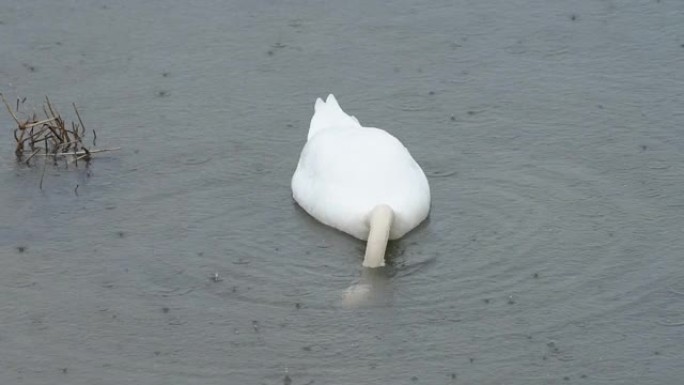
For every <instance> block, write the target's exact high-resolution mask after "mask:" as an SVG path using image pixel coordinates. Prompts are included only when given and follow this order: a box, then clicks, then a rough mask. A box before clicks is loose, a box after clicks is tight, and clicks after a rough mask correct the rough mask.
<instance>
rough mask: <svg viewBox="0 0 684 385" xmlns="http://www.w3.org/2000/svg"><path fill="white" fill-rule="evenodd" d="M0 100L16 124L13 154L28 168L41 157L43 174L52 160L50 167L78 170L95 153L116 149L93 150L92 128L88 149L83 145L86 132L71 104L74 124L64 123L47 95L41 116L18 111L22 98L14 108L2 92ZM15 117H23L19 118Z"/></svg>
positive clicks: (93, 131) (78, 114) (73, 104)
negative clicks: (74, 116)
mask: <svg viewBox="0 0 684 385" xmlns="http://www.w3.org/2000/svg"><path fill="white" fill-rule="evenodd" d="M0 98H2V102H3V103H4V104H5V107H6V108H7V111H8V112H9V113H10V115H12V119H14V122H15V123H16V124H17V128H15V129H14V140H15V142H16V147H15V150H14V154H15V155H16V157H17V160H18V161H19V162H25V163H26V165H28V166H31V164H32V163H31V162H32V161H33V162H34V163H35V162H36V160H37V159H41V158H42V159H43V160H44V163H43V165H44V167H43V175H44V172H45V167H46V166H47V163H48V161H52V163H53V164H54V165H58V164H59V162H65V164H66V165H67V166H68V165H70V164H72V163H73V164H74V165H75V166H76V167H78V164H79V161H80V162H81V163H85V164H86V165H87V164H88V162H90V160H92V158H93V156H94V155H95V154H97V153H101V152H107V151H115V150H118V149H119V148H102V149H97V148H95V144H96V141H97V133H96V132H95V130H94V129H93V130H91V131H92V133H93V139H92V146H91V145H87V144H86V141H85V140H86V139H85V138H86V135H87V130H86V127H85V124H83V120H82V119H81V114H80V113H79V112H78V108H76V104H75V103H72V106H73V108H74V112H75V113H76V117H77V121H72V122H71V123H70V124H67V122H66V121H65V120H64V119H63V118H62V116H61V115H60V114H59V113H58V112H57V109H56V108H55V107H54V105H53V104H52V103H51V102H50V99H49V98H48V97H47V96H46V97H45V102H44V103H43V106H42V110H43V111H42V112H43V113H42V114H40V113H38V112H35V110H34V111H32V112H31V113H23V112H21V111H20V109H21V107H22V106H23V105H24V103H25V101H26V98H24V99H21V100H20V99H17V102H16V107H15V108H14V109H13V108H12V106H10V104H9V103H8V102H7V100H6V99H5V96H4V95H3V94H2V93H0ZM19 116H26V117H25V118H23V119H20V118H19ZM42 183H43V177H42V176H41V188H42Z"/></svg>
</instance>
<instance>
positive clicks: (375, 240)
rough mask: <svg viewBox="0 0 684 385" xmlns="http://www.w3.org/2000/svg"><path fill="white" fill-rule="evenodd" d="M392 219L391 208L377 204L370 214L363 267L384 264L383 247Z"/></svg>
mask: <svg viewBox="0 0 684 385" xmlns="http://www.w3.org/2000/svg"><path fill="white" fill-rule="evenodd" d="M393 219H394V212H393V211H392V208H391V207H389V206H387V205H378V206H375V208H373V211H372V212H371V215H370V232H369V233H368V243H367V244H366V255H365V256H364V257H363V266H364V267H381V266H385V249H387V240H388V239H389V233H390V227H391V226H392V220H393Z"/></svg>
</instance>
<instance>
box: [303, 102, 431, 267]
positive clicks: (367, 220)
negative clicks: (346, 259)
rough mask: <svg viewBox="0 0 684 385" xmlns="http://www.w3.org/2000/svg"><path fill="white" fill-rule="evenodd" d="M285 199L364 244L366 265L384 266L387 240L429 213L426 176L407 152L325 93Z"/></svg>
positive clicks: (397, 235)
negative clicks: (290, 194)
mask: <svg viewBox="0 0 684 385" xmlns="http://www.w3.org/2000/svg"><path fill="white" fill-rule="evenodd" d="M292 195H293V197H294V199H295V201H297V203H298V204H299V205H300V206H301V207H302V208H303V209H304V210H305V211H306V212H307V213H309V214H310V215H311V216H313V217H314V218H316V219H317V220H318V221H320V222H322V223H324V224H326V225H328V226H331V227H334V228H336V229H338V230H341V231H343V232H345V233H348V234H350V235H352V236H354V237H356V238H358V239H361V240H368V247H367V249H366V257H365V258H364V266H367V267H377V266H384V253H385V247H386V244H387V240H388V239H397V238H399V237H401V236H403V235H404V234H406V233H407V232H409V231H410V230H411V229H413V228H414V227H416V226H417V225H418V224H420V223H421V222H422V221H423V220H424V219H425V218H426V217H427V215H428V212H429V211H430V187H429V185H428V181H427V178H426V177H425V174H424V173H423V170H422V169H421V168H420V166H419V165H418V163H416V161H415V160H414V159H413V157H412V156H411V154H410V153H409V152H408V150H407V149H406V147H404V145H403V144H402V143H401V142H400V141H399V140H398V139H397V138H395V137H394V136H392V135H391V134H389V133H387V132H386V131H384V130H381V129H379V128H374V127H363V126H361V124H360V123H359V121H358V119H356V118H355V117H354V116H350V115H347V114H346V113H345V112H344V111H343V110H342V108H341V107H340V105H339V104H338V103H337V100H336V99H335V96H333V95H332V94H331V95H329V96H328V98H327V99H326V101H323V100H322V99H320V98H319V99H317V100H316V103H315V106H314V115H313V117H312V118H311V125H310V127H309V134H308V136H307V142H306V144H305V145H304V148H303V149H302V152H301V155H300V158H299V163H298V164H297V169H296V170H295V173H294V175H293V177H292ZM369 253H370V255H369Z"/></svg>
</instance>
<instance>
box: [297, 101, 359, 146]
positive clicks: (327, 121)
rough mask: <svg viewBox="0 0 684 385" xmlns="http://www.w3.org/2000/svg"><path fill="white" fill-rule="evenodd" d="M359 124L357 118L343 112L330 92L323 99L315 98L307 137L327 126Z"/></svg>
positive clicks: (336, 126) (356, 125)
mask: <svg viewBox="0 0 684 385" xmlns="http://www.w3.org/2000/svg"><path fill="white" fill-rule="evenodd" d="M360 126H361V125H360V123H359V120H358V119H356V118H355V117H353V116H350V115H348V114H347V113H346V112H344V110H342V107H340V104H339V103H338V102H337V99H336V98H335V95H333V94H330V95H328V97H327V99H326V100H325V101H323V99H321V98H318V99H316V103H315V104H314V115H313V117H312V118H311V125H310V126H309V135H308V137H307V139H311V137H312V136H314V135H315V134H317V133H318V132H320V131H322V130H326V129H329V128H338V127H360Z"/></svg>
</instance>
